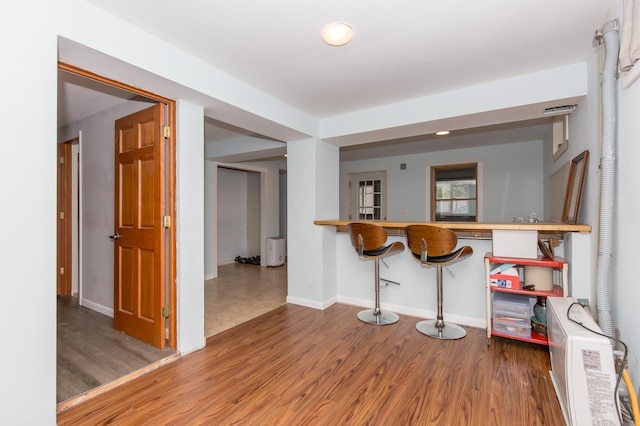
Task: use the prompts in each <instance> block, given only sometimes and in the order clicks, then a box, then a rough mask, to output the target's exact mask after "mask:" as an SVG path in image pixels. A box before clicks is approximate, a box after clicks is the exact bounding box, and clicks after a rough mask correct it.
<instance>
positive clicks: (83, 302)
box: [80, 299, 113, 318]
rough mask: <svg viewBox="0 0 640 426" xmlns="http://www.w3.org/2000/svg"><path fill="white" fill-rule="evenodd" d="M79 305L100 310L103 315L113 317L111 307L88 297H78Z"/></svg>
mask: <svg viewBox="0 0 640 426" xmlns="http://www.w3.org/2000/svg"><path fill="white" fill-rule="evenodd" d="M80 306H84V307H85V308H89V309H91V310H93V311H96V312H100V313H101V314H103V315H106V316H108V317H111V318H113V308H108V307H106V306H104V305H101V304H99V303H96V302H92V301H91V300H89V299H80Z"/></svg>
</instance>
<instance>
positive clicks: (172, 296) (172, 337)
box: [58, 61, 178, 349]
mask: <svg viewBox="0 0 640 426" xmlns="http://www.w3.org/2000/svg"><path fill="white" fill-rule="evenodd" d="M58 69H59V70H63V71H67V72H70V73H73V74H76V75H78V76H81V77H85V78H88V79H91V80H94V81H97V82H100V83H103V84H106V85H109V86H113V87H117V88H119V89H123V90H126V91H128V92H131V93H135V94H137V95H141V96H144V97H146V98H148V99H152V100H154V101H156V102H158V103H164V104H165V105H166V111H167V115H168V122H167V125H168V126H169V128H170V129H171V131H170V134H169V138H168V146H167V150H166V153H165V156H166V158H167V168H166V170H165V174H166V188H167V194H166V209H167V210H166V214H167V215H168V216H170V217H172V218H173V219H172V220H171V222H172V225H171V226H170V227H169V228H168V235H167V247H166V254H167V255H166V269H167V281H168V285H167V296H168V299H169V300H168V304H169V307H170V315H169V318H168V319H169V321H168V336H167V338H168V344H169V347H170V348H171V349H176V348H177V342H178V336H177V309H176V307H177V300H176V299H177V297H176V294H177V293H176V223H177V222H178V221H177V220H176V206H175V201H176V197H175V189H176V101H174V100H172V99H169V98H165V97H164V96H160V95H158V94H156V93H153V92H149V91H146V90H144V89H140V88H137V87H133V86H130V85H128V84H126V83H122V82H119V81H116V80H112V79H110V78H107V77H104V76H101V75H98V74H96V73H93V72H91V71H88V70H85V69H83V68H80V67H76V66H75V65H71V64H68V63H65V62H62V61H58Z"/></svg>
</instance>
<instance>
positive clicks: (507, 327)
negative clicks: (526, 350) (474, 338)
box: [493, 319, 531, 337]
mask: <svg viewBox="0 0 640 426" xmlns="http://www.w3.org/2000/svg"><path fill="white" fill-rule="evenodd" d="M493 329H494V330H495V331H496V332H498V333H504V334H509V335H511V336H518V337H530V336H531V324H529V325H523V324H518V323H515V322H513V321H501V320H497V319H494V320H493Z"/></svg>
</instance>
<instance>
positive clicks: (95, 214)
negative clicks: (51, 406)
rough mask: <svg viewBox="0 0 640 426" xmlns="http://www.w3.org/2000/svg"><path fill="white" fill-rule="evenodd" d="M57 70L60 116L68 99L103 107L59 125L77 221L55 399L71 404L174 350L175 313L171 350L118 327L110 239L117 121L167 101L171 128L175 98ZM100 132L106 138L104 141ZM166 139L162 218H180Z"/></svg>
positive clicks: (170, 292)
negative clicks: (67, 149) (68, 147)
mask: <svg viewBox="0 0 640 426" xmlns="http://www.w3.org/2000/svg"><path fill="white" fill-rule="evenodd" d="M58 75H59V78H58V103H59V107H58V111H59V112H58V114H59V121H60V120H61V119H62V118H61V117H60V116H61V115H65V114H68V113H69V110H68V109H69V105H68V104H69V103H72V104H73V103H75V104H74V105H73V107H74V108H87V109H88V108H89V105H90V104H86V103H85V104H83V103H82V102H83V101H91V102H97V106H98V107H99V111H97V112H95V113H93V114H91V115H89V116H85V117H83V118H82V120H78V121H69V122H64V126H59V135H60V138H61V139H63V140H67V141H68V140H69V139H72V140H75V141H76V143H75V144H72V157H73V159H74V160H73V164H74V174H73V176H74V178H73V179H75V180H73V182H72V183H71V184H70V185H69V184H67V183H63V182H59V186H60V185H61V184H62V185H64V186H65V187H66V188H67V189H68V188H69V186H71V187H72V190H70V192H71V193H72V194H77V199H74V200H73V203H75V204H74V207H72V208H71V212H69V213H71V214H69V213H66V214H67V216H66V217H69V216H72V217H73V219H74V220H73V224H72V225H71V226H69V227H67V228H66V230H65V231H64V232H63V235H64V237H63V239H66V240H69V241H71V242H73V243H74V244H75V248H74V249H72V251H71V254H70V255H69V254H67V255H65V256H66V257H67V258H68V257H69V256H70V257H71V259H70V261H69V259H65V262H67V263H66V264H71V265H72V266H71V267H70V268H65V273H66V275H67V277H68V278H69V279H70V280H71V283H72V284H71V286H70V287H71V288H70V291H66V290H65V291H64V292H61V291H60V288H59V290H58V293H59V295H60V297H59V299H58V326H57V328H58V354H57V366H58V395H57V396H58V398H57V399H58V402H59V403H61V402H64V401H67V403H68V402H70V401H72V400H73V399H75V398H74V397H76V396H78V395H86V394H87V393H88V392H95V390H96V387H98V388H99V389H104V387H105V386H107V383H112V382H113V380H116V381H117V379H118V378H119V377H122V376H124V375H128V374H135V372H136V371H138V372H139V371H140V368H144V366H147V367H148V365H149V364H150V363H155V362H158V359H166V357H170V356H172V355H173V354H175V348H176V343H177V327H176V318H175V314H174V315H169V317H168V318H162V324H163V326H162V330H161V332H162V337H163V340H165V339H166V344H167V345H168V346H169V349H164V350H163V349H156V348H153V347H151V346H150V345H146V344H143V343H142V342H140V341H138V340H136V339H133V338H131V337H129V336H127V335H126V334H124V333H121V332H117V331H115V330H114V329H113V320H112V318H113V316H114V303H113V302H114V296H113V289H114V274H115V272H114V261H113V258H114V254H113V253H114V252H113V250H114V246H113V243H112V242H111V241H110V240H109V235H112V234H113V230H114V205H113V202H114V182H113V176H114V140H115V138H114V122H115V120H116V119H118V118H120V117H123V116H126V115H128V114H130V113H132V112H135V111H138V110H142V109H145V108H147V107H148V106H150V105H156V104H162V105H164V108H165V109H166V120H167V123H168V127H169V129H175V102H174V101H172V100H170V99H167V98H164V97H161V96H158V95H155V94H153V93H149V92H145V91H143V90H140V89H136V88H133V87H130V86H128V85H126V84H123V83H120V82H115V81H113V80H110V79H107V78H105V77H102V76H98V75H96V74H93V73H91V72H89V71H86V70H83V69H80V68H77V67H75V66H72V65H69V64H64V63H59V64H58ZM65 100H66V103H67V105H65V104H64V101H65ZM68 135H74V137H69V136H68ZM96 135H106V136H103V137H102V139H104V140H102V139H100V140H99V139H98V137H97V136H96ZM162 144H163V146H164V149H165V150H166V163H165V164H164V166H163V168H164V169H165V172H166V173H165V176H164V177H163V178H162V181H163V188H165V190H164V192H163V193H164V200H165V202H164V208H163V215H165V216H168V217H175V195H174V194H175V132H172V131H169V132H168V135H167V137H166V138H163V142H162ZM74 149H75V151H73V150H74ZM107 188H108V189H107ZM105 203H107V204H106V205H105ZM58 214H59V215H60V212H58ZM173 223H174V224H175V223H176V221H175V220H174V221H173ZM162 233H163V234H164V239H165V241H166V244H165V246H164V247H165V248H164V250H165V252H166V256H164V255H163V259H164V262H163V264H164V266H163V269H164V271H165V275H166V280H164V281H163V283H162V286H163V287H164V288H165V289H166V294H167V297H166V304H167V306H168V307H169V309H168V312H169V313H170V312H174V313H175V311H176V310H175V306H176V289H175V277H176V273H175V270H176V267H175V261H176V260H175V235H176V230H175V226H174V227H169V228H166V229H163V230H162ZM59 240H60V238H59ZM72 246H73V244H72ZM59 253H60V251H59ZM59 264H60V260H59ZM105 283H106V285H105ZM63 294H64V296H63ZM105 324H106V328H105ZM96 330H101V331H100V332H97V331H96ZM126 347H130V348H131V349H130V350H129V351H128V352H125V353H117V351H116V350H115V348H126ZM104 355H110V358H109V357H107V358H104ZM96 361H98V362H97V364H96ZM110 361H112V364H111V365H110V364H109V362H110ZM114 374H115V375H114ZM78 392H79V393H78ZM65 404H66V403H65ZM58 409H59V410H60V409H61V405H59V408H58Z"/></svg>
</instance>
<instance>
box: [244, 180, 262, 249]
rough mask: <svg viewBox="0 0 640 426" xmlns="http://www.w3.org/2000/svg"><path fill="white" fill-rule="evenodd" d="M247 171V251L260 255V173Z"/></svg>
mask: <svg viewBox="0 0 640 426" xmlns="http://www.w3.org/2000/svg"><path fill="white" fill-rule="evenodd" d="M246 173H247V189H246V193H247V253H248V255H249V256H258V255H260V247H261V246H262V243H261V241H260V221H261V219H262V218H261V215H260V213H261V210H260V204H261V200H260V180H261V179H260V173H257V172H246Z"/></svg>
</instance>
